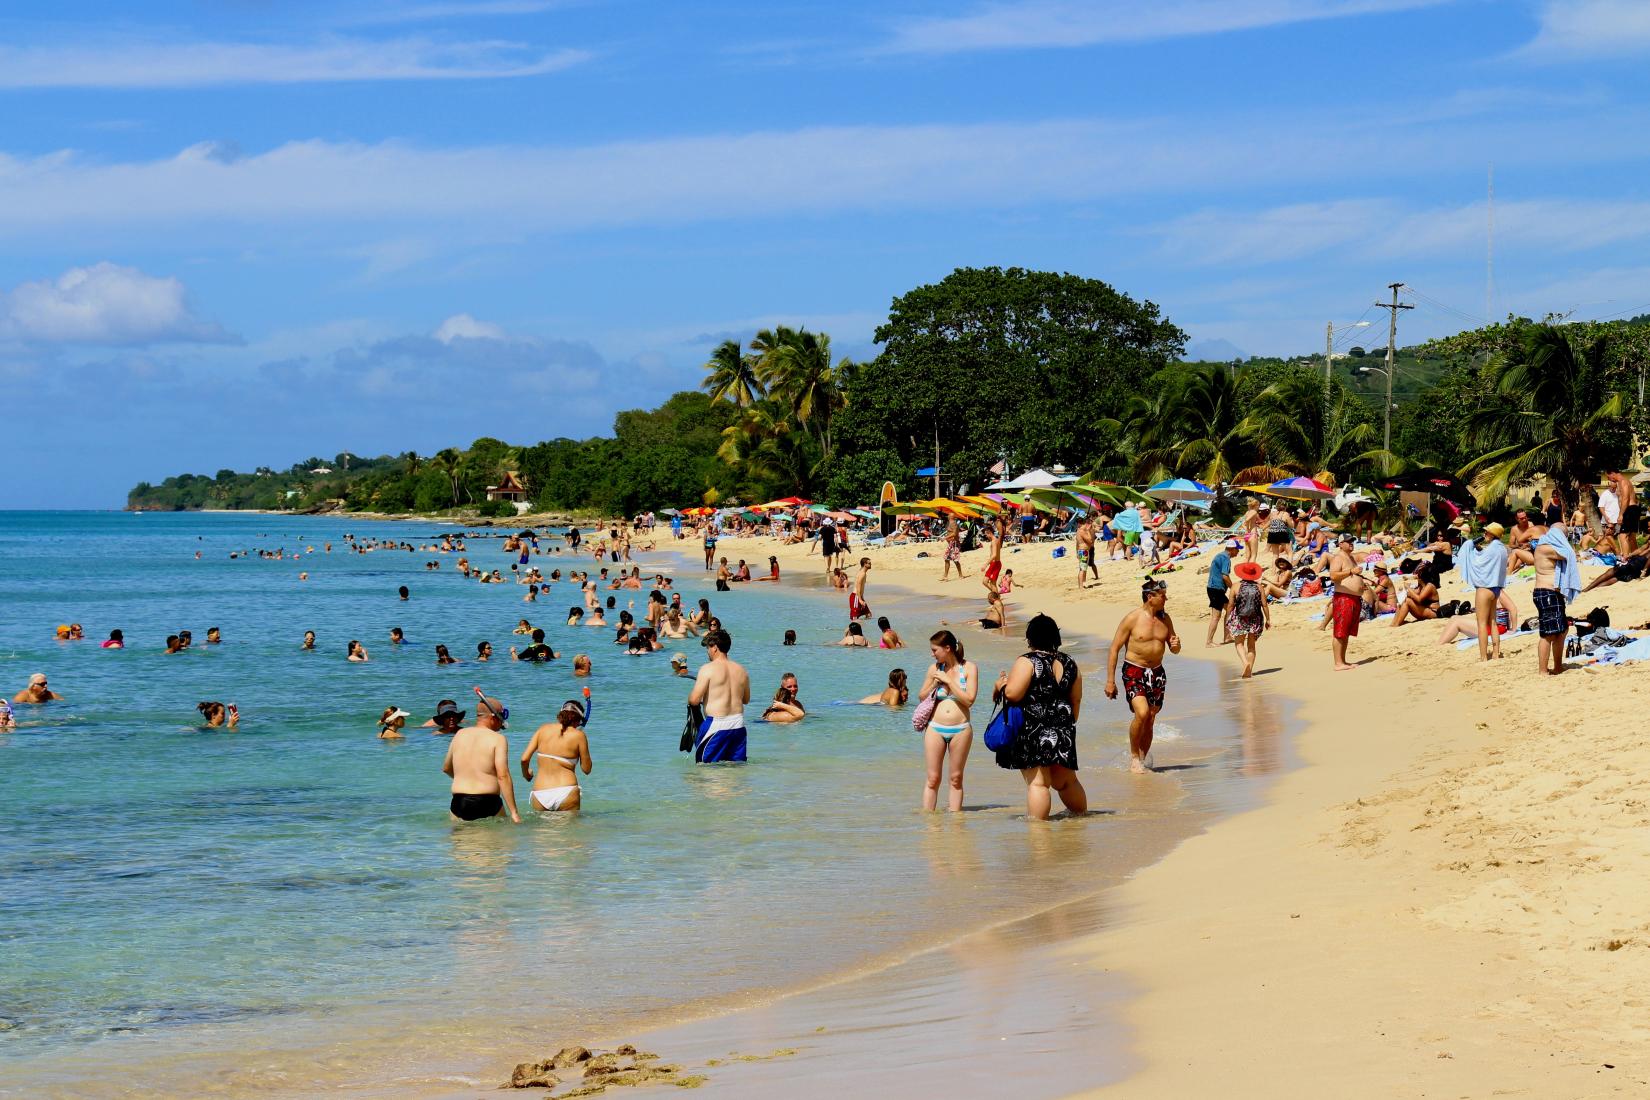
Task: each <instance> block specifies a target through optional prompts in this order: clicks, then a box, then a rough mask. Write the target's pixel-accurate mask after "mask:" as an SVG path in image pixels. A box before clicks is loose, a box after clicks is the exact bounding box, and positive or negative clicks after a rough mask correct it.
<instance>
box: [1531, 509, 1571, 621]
mask: <svg viewBox="0 0 1650 1100" xmlns="http://www.w3.org/2000/svg"><path fill="white" fill-rule="evenodd" d="M1535 544H1536V545H1537V546H1551V547H1552V548H1553V549H1554V550H1556V551H1558V561H1556V562H1554V563H1553V581H1554V584H1555V586H1556V587H1557V588H1558V591H1559V594H1560V595H1561V596H1563V597H1564V602H1565V603H1570V602H1572V601H1573V600H1574V599H1575V598H1576V597H1577V596H1579V595H1581V569H1580V567H1579V566H1577V565H1576V552H1575V549H1574V548H1573V547H1571V546H1570V540H1569V538H1568V536H1566V535H1565V533H1564V525H1563V524H1562V523H1559V524H1554V525H1553V526H1551V527H1549V528H1547V533H1546V534H1544V535H1542V536H1541V537H1540V538H1538V539H1536V540H1535Z"/></svg>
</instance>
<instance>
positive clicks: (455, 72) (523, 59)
mask: <svg viewBox="0 0 1650 1100" xmlns="http://www.w3.org/2000/svg"><path fill="white" fill-rule="evenodd" d="M589 56H590V55H589V54H587V53H585V52H584V51H582V50H576V49H558V50H548V51H547V50H543V49H540V48H536V47H533V46H529V45H526V44H524V43H520V42H503V41H495V40H486V41H461V42H442V41H435V40H432V39H427V38H395V39H387V40H382V41H373V40H368V39H363V38H338V37H333V38H328V39H326V40H324V41H319V42H314V43H307V44H301V45H275V44H267V43H253V42H169V41H162V40H159V39H152V38H143V39H120V40H112V39H111V40H108V41H103V42H77V43H74V44H71V45H30V46H0V88H199V87H211V86H225V85H240V84H307V83H329V82H355V81H388V80H493V79H502V78H507V77H524V76H542V75H544V74H545V73H552V72H557V71H560V70H562V69H566V68H569V67H571V66H573V65H577V64H579V63H580V62H583V61H585V60H587V59H588V58H589Z"/></svg>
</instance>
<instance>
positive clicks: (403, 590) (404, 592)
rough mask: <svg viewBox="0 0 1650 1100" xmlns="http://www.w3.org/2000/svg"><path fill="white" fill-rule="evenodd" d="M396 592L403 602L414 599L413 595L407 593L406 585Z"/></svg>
mask: <svg viewBox="0 0 1650 1100" xmlns="http://www.w3.org/2000/svg"><path fill="white" fill-rule="evenodd" d="M395 591H396V593H397V594H398V595H399V596H400V597H401V598H402V599H403V600H408V599H411V598H412V593H411V592H408V591H407V586H406V585H402V586H401V587H400V588H397V589H396V590H395Z"/></svg>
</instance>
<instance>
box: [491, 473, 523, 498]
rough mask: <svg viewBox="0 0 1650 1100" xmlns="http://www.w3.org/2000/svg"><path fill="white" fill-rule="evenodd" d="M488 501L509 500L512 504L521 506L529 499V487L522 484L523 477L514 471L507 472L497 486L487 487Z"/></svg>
mask: <svg viewBox="0 0 1650 1100" xmlns="http://www.w3.org/2000/svg"><path fill="white" fill-rule="evenodd" d="M487 499H488V500H507V501H509V502H510V503H511V504H520V503H521V502H522V501H524V500H526V499H527V487H526V486H525V485H523V484H522V483H521V475H520V474H518V473H516V472H515V471H514V470H505V471H504V475H503V476H502V477H500V478H499V479H498V484H497V485H489V486H487Z"/></svg>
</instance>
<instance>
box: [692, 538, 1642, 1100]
mask: <svg viewBox="0 0 1650 1100" xmlns="http://www.w3.org/2000/svg"><path fill="white" fill-rule="evenodd" d="M721 552H725V553H727V554H728V555H729V556H730V557H731V558H733V559H737V558H739V557H746V558H748V559H750V560H753V561H760V560H765V558H766V555H767V554H770V553H778V554H779V556H780V560H781V562H782V563H783V566H784V568H785V569H786V570H787V571H791V572H794V571H798V570H808V569H820V568H821V566H820V562H819V559H818V557H817V556H814V557H811V558H810V557H809V556H807V554H806V551H805V548H796V547H791V548H784V549H776V548H775V545H774V543H773V542H772V540H767V539H763V540H753V541H750V542H746V541H743V540H732V539H725V540H723V542H722V544H721V548H720V550H719V553H721ZM924 552H926V553H927V554H928V555H929V556H928V557H919V556H918V555H919V554H922V553H924ZM861 553H864V554H865V555H866V556H869V557H871V558H872V560H873V562H874V567H873V572H872V580H871V586H870V590H869V600H870V603H871V605H872V607H873V608H875V606H876V590H877V588H878V586H879V585H886V584H890V583H892V584H896V585H899V586H900V587H902V588H909V589H912V590H915V591H920V592H930V593H950V594H954V595H955V596H957V597H958V615H957V616H956V620H957V621H960V620H963V619H965V618H967V617H969V616H976V615H977V614H978V613H979V612H980V611H981V610H982V609H983V607H984V600H983V592H982V589H981V588H980V587H979V583H978V580H977V571H978V570H979V569H980V568H981V567H982V566H983V564H984V561H985V554H984V552H983V551H982V552H975V553H971V554H968V555H965V557H964V564H965V566H966V567H967V568H968V570H969V576H968V577H967V579H965V580H963V581H961V582H958V581H955V580H953V581H951V582H948V583H941V582H940V581H939V574H940V570H941V559H940V557H939V556H938V552H937V545H936V544H927V545H926V546H917V547H892V548H888V549H882V550H877V549H872V550H865V551H861V550H860V549H857V548H856V549H855V550H854V551H853V556H854V557H856V558H857V557H859V556H860V555H861ZM1004 564H1005V566H1007V567H1010V568H1013V569H1014V571H1015V576H1016V579H1017V581H1018V582H1019V584H1020V585H1021V587H1020V588H1018V589H1017V590H1016V592H1015V594H1014V595H1013V596H1012V597H1011V598H1010V601H1009V607H1010V611H1011V615H1012V616H1013V618H1012V620H1011V624H1010V632H1011V633H1017V630H1018V629H1019V628H1023V625H1024V622H1025V620H1026V618H1027V617H1029V615H1030V614H1033V613H1035V612H1036V611H1039V610H1046V611H1049V612H1050V613H1052V614H1054V615H1055V616H1056V617H1057V618H1058V619H1059V620H1060V622H1061V624H1062V627H1063V628H1064V629H1066V630H1068V631H1082V632H1085V633H1089V634H1095V635H1102V636H1109V634H1110V632H1111V630H1112V628H1113V627H1114V626H1115V624H1116V621H1117V619H1118V616H1119V615H1120V614H1121V612H1122V611H1123V610H1125V609H1126V608H1128V607H1131V606H1133V605H1134V604H1135V603H1136V602H1137V600H1138V585H1139V580H1140V576H1141V574H1140V571H1139V570H1138V569H1137V568H1135V567H1133V566H1130V565H1127V564H1124V563H1120V562H1115V563H1106V564H1103V565H1102V567H1101V574H1102V580H1101V582H1100V583H1099V584H1098V585H1095V586H1093V587H1090V588H1088V589H1086V590H1083V591H1081V592H1079V591H1077V590H1076V589H1075V586H1074V582H1073V579H1072V578H1073V573H1074V565H1073V562H1072V559H1071V558H1070V557H1069V556H1067V557H1065V558H1061V559H1053V558H1052V557H1051V556H1050V547H1048V546H1046V545H1043V546H1036V547H1027V548H1025V549H1024V550H1023V551H1021V552H1012V550H1011V551H1010V552H1007V553H1005V556H1004ZM1598 572H1599V569H1598V568H1597V567H1584V568H1583V575H1584V578H1585V579H1589V580H1590V579H1591V578H1592V577H1593V576H1595V575H1596V574H1597V573H1598ZM1167 579H1168V581H1169V584H1170V595H1171V598H1170V602H1169V610H1170V612H1171V614H1174V615H1176V616H1177V617H1176V625H1177V627H1178V629H1179V631H1180V633H1181V634H1182V636H1183V637H1184V638H1185V639H1186V649H1185V653H1184V654H1183V655H1182V657H1181V658H1180V659H1181V660H1186V659H1191V660H1214V661H1223V662H1226V663H1227V664H1229V665H1230V666H1231V667H1232V671H1233V676H1234V678H1235V676H1236V672H1237V663H1236V656H1235V654H1233V653H1231V652H1230V651H1227V650H1224V649H1219V648H1216V649H1206V648H1204V646H1203V642H1202V635H1203V629H1204V624H1205V622H1206V618H1205V617H1206V615H1207V608H1206V603H1205V601H1204V599H1203V595H1202V587H1203V582H1204V578H1203V576H1202V575H1201V574H1200V573H1199V572H1197V562H1196V560H1195V559H1194V560H1193V562H1192V563H1191V564H1190V565H1189V566H1188V567H1187V568H1185V569H1182V570H1181V571H1179V572H1175V573H1172V574H1169V575H1168V577H1167ZM1458 586H1459V581H1458V579H1456V578H1454V575H1453V574H1452V575H1451V579H1450V580H1448V581H1446V583H1445V584H1444V586H1443V588H1444V592H1443V596H1444V598H1445V599H1450V598H1454V597H1455V596H1457V595H1459V592H1458V591H1457V589H1458ZM1511 592H1512V594H1513V597H1514V599H1515V600H1516V601H1517V603H1518V606H1519V609H1520V613H1521V617H1522V616H1524V615H1528V614H1531V613H1533V612H1532V609H1531V604H1530V596H1529V592H1530V587H1529V585H1528V584H1527V583H1526V584H1523V585H1514V586H1513V587H1512V588H1511ZM1595 596H1596V597H1597V598H1596V599H1595V598H1594V597H1595ZM1596 605H1605V606H1608V607H1609V609H1610V613H1611V617H1612V621H1613V624H1614V626H1615V627H1616V628H1617V629H1622V628H1628V627H1632V626H1635V625H1637V624H1639V623H1641V622H1644V621H1646V620H1647V619H1650V588H1644V587H1640V586H1633V585H1615V586H1612V587H1610V588H1608V589H1601V590H1599V591H1598V592H1596V593H1594V594H1592V595H1590V596H1587V597H1583V598H1582V599H1581V600H1579V601H1577V602H1576V603H1575V604H1574V605H1572V608H1571V611H1572V614H1581V613H1583V612H1585V611H1586V610H1587V609H1588V608H1590V607H1593V606H1596ZM1324 606H1325V605H1324V603H1323V602H1312V601H1307V602H1300V603H1293V604H1286V605H1281V606H1276V607H1274V611H1273V627H1274V629H1273V630H1272V631H1270V632H1268V633H1267V634H1266V635H1265V637H1264V638H1263V639H1262V641H1261V646H1260V658H1259V661H1258V663H1257V666H1256V667H1257V671H1258V673H1259V676H1258V677H1257V681H1256V682H1255V684H1254V685H1252V686H1253V687H1254V688H1257V689H1260V690H1264V691H1268V692H1273V693H1280V694H1282V695H1284V696H1287V697H1288V698H1290V699H1293V700H1297V701H1298V702H1299V709H1298V712H1297V714H1298V718H1299V723H1298V724H1299V727H1300V733H1299V737H1298V741H1297V743H1296V745H1295V750H1296V752H1297V754H1298V757H1299V760H1300V762H1301V766H1300V767H1298V768H1296V769H1295V770H1293V771H1292V772H1290V773H1289V774H1287V775H1286V776H1285V777H1283V778H1282V779H1281V780H1280V781H1278V782H1276V783H1275V784H1273V785H1272V787H1271V788H1270V791H1269V797H1268V799H1267V803H1266V805H1265V806H1263V807H1262V808H1259V809H1256V810H1254V811H1252V812H1248V813H1244V814H1241V815H1239V816H1237V817H1234V818H1230V819H1228V820H1225V821H1222V822H1220V823H1218V824H1216V825H1215V826H1214V827H1213V828H1211V829H1209V830H1208V831H1206V832H1204V833H1202V834H1201V835H1198V836H1195V837H1193V838H1192V839H1190V840H1187V841H1185V842H1184V843H1183V844H1181V845H1180V846H1179V848H1177V849H1176V850H1175V851H1174V852H1173V853H1172V854H1170V855H1169V856H1168V857H1167V858H1165V859H1163V860H1162V861H1160V862H1159V863H1157V864H1155V865H1153V866H1151V867H1150V868H1148V869H1146V870H1144V871H1143V872H1141V873H1139V874H1138V875H1136V876H1134V877H1133V878H1132V879H1131V880H1130V881H1128V882H1127V883H1125V884H1123V885H1121V886H1119V887H1118V888H1116V889H1115V890H1113V891H1110V892H1109V893H1108V896H1107V904H1106V909H1107V914H1108V916H1107V920H1106V921H1105V923H1104V927H1102V928H1100V929H1098V930H1096V931H1094V932H1092V933H1088V934H1085V935H1083V936H1081V937H1079V938H1078V939H1076V940H1074V941H1073V942H1072V943H1071V944H1070V945H1069V947H1067V948H1066V950H1067V951H1068V952H1069V957H1070V958H1071V959H1072V961H1073V962H1074V963H1076V964H1078V965H1081V966H1083V967H1088V968H1091V970H1092V971H1093V972H1094V973H1096V974H1099V973H1102V972H1104V973H1107V974H1111V975H1122V976H1124V977H1125V978H1126V980H1127V981H1128V983H1129V984H1130V986H1131V987H1132V989H1133V990H1134V996H1132V997H1131V998H1129V999H1128V1000H1127V1002H1126V1003H1125V1004H1124V1005H1123V1006H1122V1008H1121V1013H1122V1019H1123V1021H1124V1022H1125V1024H1126V1031H1127V1034H1126V1036H1125V1041H1126V1043H1127V1044H1128V1045H1129V1047H1130V1048H1131V1049H1132V1051H1133V1054H1134V1056H1135V1059H1136V1064H1137V1066H1138V1070H1137V1072H1134V1073H1133V1074H1131V1075H1129V1076H1128V1077H1126V1078H1125V1079H1123V1080H1121V1081H1118V1082H1114V1083H1108V1084H1106V1085H1105V1086H1104V1087H1102V1088H1098V1089H1095V1088H1094V1085H1095V1084H1096V1083H1095V1082H1087V1083H1085V1082H1084V1081H1082V1080H1081V1079H1073V1080H1072V1081H1071V1086H1070V1091H1071V1092H1072V1093H1074V1094H1080V1093H1084V1091H1085V1087H1086V1088H1087V1089H1088V1090H1089V1094H1093V1095H1106V1096H1112V1095H1117V1096H1133V1095H1139V1096H1163V1095H1171V1094H1186V1095H1217V1094H1218V1095H1227V1096H1261V1095H1314V1094H1318V1093H1320V1092H1323V1091H1325V1090H1333V1091H1334V1092H1335V1094H1337V1095H1350V1096H1395V1095H1414V1096H1433V1095H1437V1096H1444V1095H1448V1096H1487V1095H1537V1094H1539V1095H1544V1096H1578V1097H1579V1096H1599V1095H1618V1094H1620V1095H1642V1094H1643V1093H1644V1091H1645V1089H1646V1087H1647V1076H1650V1068H1647V1066H1646V1063H1645V1060H1644V1059H1643V1057H1642V1055H1640V1054H1638V1053H1636V1052H1638V1051H1640V1050H1641V1049H1642V1048H1641V1047H1640V1046H1639V1044H1640V1043H1641V1042H1642V1041H1643V1040H1644V1038H1645V1037H1646V1026H1645V1016H1644V1014H1643V1013H1642V1012H1641V1011H1639V1009H1640V1008H1641V1001H1640V997H1641V994H1640V993H1639V989H1640V987H1642V985H1643V984H1644V980H1645V978H1646V977H1650V950H1647V948H1650V919H1647V918H1646V917H1645V915H1644V911H1643V905H1642V903H1641V897H1642V892H1641V891H1642V887H1641V886H1640V882H1641V877H1640V871H1641V869H1642V868H1644V866H1645V865H1646V862H1647V861H1650V836H1647V834H1646V833H1645V832H1644V829H1643V827H1644V826H1645V825H1646V824H1647V822H1650V811H1647V808H1646V805H1645V802H1644V800H1643V799H1642V798H1640V797H1639V796H1637V795H1636V794H1635V786H1636V784H1635V782H1634V780H1633V778H1632V777H1633V775H1634V774H1635V773H1637V772H1639V771H1640V770H1642V769H1644V768H1646V767H1650V749H1647V748H1646V747H1645V746H1644V745H1643V744H1642V743H1641V741H1642V739H1641V738H1640V737H1639V736H1638V735H1637V733H1636V731H1634V730H1632V729H1631V728H1630V719H1631V715H1632V714H1634V713H1636V711H1637V708H1638V707H1639V706H1641V705H1643V704H1642V702H1641V700H1643V699H1644V698H1646V697H1647V696H1646V695H1645V685H1646V684H1647V683H1650V681H1647V679H1646V678H1647V677H1650V666H1640V665H1625V666H1620V667H1608V666H1605V667H1597V668H1571V669H1569V670H1568V671H1567V673H1566V674H1565V675H1564V676H1561V677H1558V678H1556V679H1554V678H1537V677H1536V676H1535V655H1534V652H1533V650H1534V646H1535V638H1534V637H1533V636H1526V637H1516V638H1512V639H1509V640H1507V641H1505V642H1504V650H1505V654H1506V656H1505V657H1504V659H1503V660H1501V661H1500V662H1492V663H1489V664H1481V663H1480V662H1479V661H1478V659H1477V651H1476V649H1475V648H1470V647H1469V648H1466V649H1458V648H1456V647H1455V646H1454V645H1448V646H1439V645H1436V644H1435V642H1436V640H1437V637H1438V633H1439V629H1440V628H1439V626H1438V625H1437V624H1434V623H1416V624H1412V625H1405V626H1404V627H1401V628H1398V629H1390V628H1389V627H1388V626H1387V625H1386V622H1387V620H1378V621H1377V622H1374V623H1365V624H1363V627H1362V631H1361V634H1360V636H1359V637H1358V638H1357V639H1355V640H1354V642H1353V644H1352V649H1351V659H1352V660H1353V661H1354V662H1355V663H1357V664H1358V667H1357V669H1356V670H1355V671H1352V672H1346V673H1335V672H1333V671H1332V669H1331V666H1330V658H1329V653H1328V636H1327V635H1326V634H1324V633H1320V632H1319V631H1318V626H1319V624H1318V623H1317V622H1312V621H1310V617H1311V616H1313V615H1317V614H1321V612H1322V611H1323V609H1324ZM914 627H915V624H911V625H910V626H907V627H906V628H905V629H906V633H907V634H908V635H914V634H916V633H918V632H917V631H916V630H915V629H914ZM1173 663H1174V659H1173V658H1171V663H1170V669H1171V689H1170V698H1169V703H1168V706H1167V707H1166V709H1165V712H1164V718H1165V720H1172V719H1173V715H1174V695H1173V687H1172V677H1173V671H1172V670H1173ZM1086 674H1087V676H1088V686H1089V690H1090V694H1091V695H1092V697H1093V699H1094V702H1092V703H1091V704H1090V706H1091V707H1093V706H1102V707H1103V706H1106V705H1107V701H1106V700H1104V699H1103V697H1102V696H1101V695H1100V692H1099V688H1100V686H1101V682H1100V681H1099V677H1100V676H1101V675H1103V673H1102V672H1101V670H1098V669H1089V670H1086ZM1247 686H1249V685H1246V687H1247ZM1110 705H1111V706H1113V707H1116V706H1118V704H1110ZM1090 713H1093V712H1092V711H1090ZM1088 721H1089V719H1087V718H1085V724H1088ZM1160 781H1163V777H1144V778H1142V779H1141V780H1140V782H1145V783H1150V782H1160ZM1052 1010H1057V1009H1054V1008H1052V1006H1051V1011H1052ZM1097 1038H1098V1037H1097ZM1106 1038H1107V1040H1108V1041H1110V1040H1111V1039H1112V1038H1115V1037H1112V1036H1107V1037H1106Z"/></svg>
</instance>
